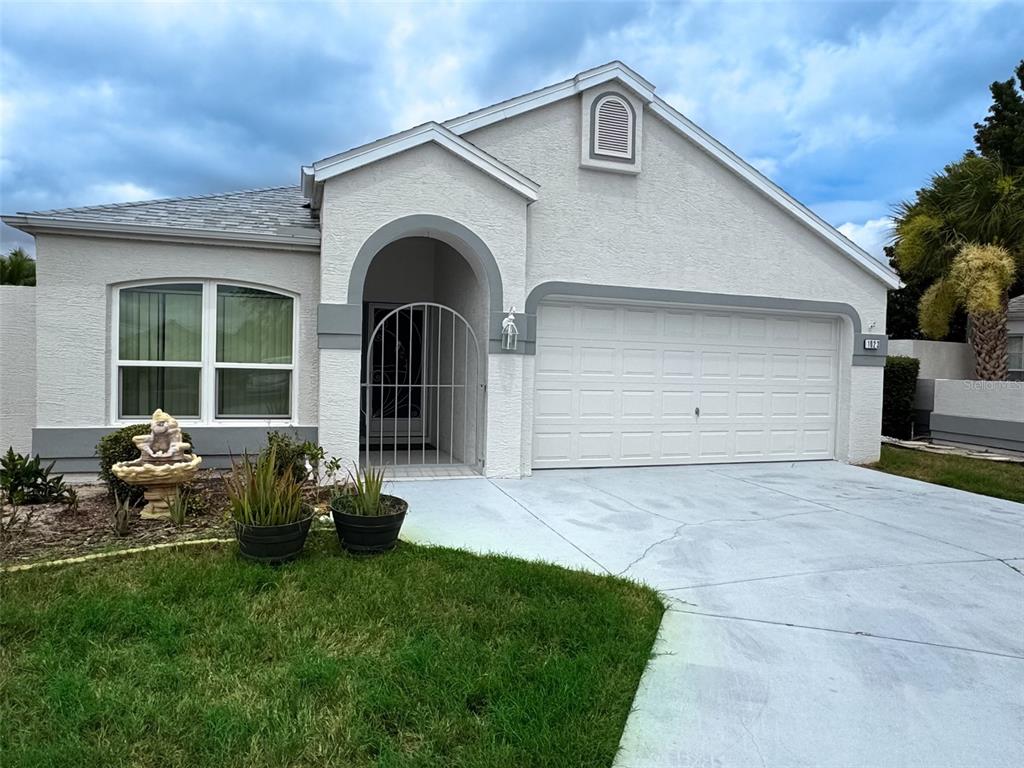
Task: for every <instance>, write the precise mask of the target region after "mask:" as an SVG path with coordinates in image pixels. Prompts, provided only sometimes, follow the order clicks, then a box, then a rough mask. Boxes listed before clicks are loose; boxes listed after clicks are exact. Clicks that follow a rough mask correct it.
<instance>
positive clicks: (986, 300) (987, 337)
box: [919, 243, 1017, 381]
mask: <svg viewBox="0 0 1024 768" xmlns="http://www.w3.org/2000/svg"><path fill="white" fill-rule="evenodd" d="M1016 271H1017V265H1016V264H1015V263H1014V260H1013V257H1012V256H1010V252H1009V251H1007V250H1006V249H1005V248H1003V247H1002V246H1000V245H977V244H974V243H970V244H968V245H965V246H963V247H962V248H961V249H960V251H959V252H958V253H957V255H956V256H955V257H954V258H953V262H952V264H951V265H950V268H949V274H948V275H946V276H945V277H940V278H939V279H938V280H936V281H935V282H934V283H932V285H931V287H930V288H929V289H928V290H927V291H925V293H924V295H923V296H922V297H921V303H920V305H919V321H920V325H921V330H922V331H924V332H925V334H926V335H927V336H929V337H931V338H942V337H943V336H945V335H946V333H947V332H948V331H949V320H950V318H951V317H952V315H953V312H954V311H956V308H957V307H963V308H964V309H965V310H967V317H968V318H969V320H970V329H969V336H968V338H969V339H970V341H971V346H973V347H974V355H975V369H974V372H975V375H976V376H977V377H978V378H979V379H982V380H984V381H1003V380H1005V379H1006V378H1007V376H1008V373H1009V372H1008V367H1007V364H1008V361H1009V358H1008V354H1007V342H1008V339H1007V328H1006V305H1007V300H1008V295H1007V291H1008V289H1009V287H1010V284H1011V283H1012V282H1013V277H1014V274H1015V273H1016Z"/></svg>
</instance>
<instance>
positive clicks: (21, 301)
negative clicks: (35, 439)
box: [0, 285, 36, 453]
mask: <svg viewBox="0 0 1024 768" xmlns="http://www.w3.org/2000/svg"><path fill="white" fill-rule="evenodd" d="M35 424H36V289H35V288H31V287H26V286H19V285H0V452H6V450H7V448H8V447H9V446H12V447H13V448H14V450H15V451H17V452H18V453H29V452H30V451H31V450H32V427H34V426H35Z"/></svg>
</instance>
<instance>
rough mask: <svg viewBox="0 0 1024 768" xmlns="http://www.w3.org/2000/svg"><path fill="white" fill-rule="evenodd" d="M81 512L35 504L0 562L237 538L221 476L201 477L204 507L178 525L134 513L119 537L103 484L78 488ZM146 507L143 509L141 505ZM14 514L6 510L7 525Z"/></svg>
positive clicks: (195, 488)
mask: <svg viewBox="0 0 1024 768" xmlns="http://www.w3.org/2000/svg"><path fill="white" fill-rule="evenodd" d="M76 490H77V491H78V511H77V512H72V511H69V510H68V509H67V508H66V507H65V506H64V505H63V504H35V505H32V506H24V507H20V508H19V509H18V518H19V519H18V520H17V521H15V523H14V525H13V527H12V528H11V530H10V538H9V540H7V541H4V542H0V563H2V564H3V565H15V564H18V563H26V562H34V561H38V560H55V559H60V558H65V557H77V556H80V555H86V554H92V553H94V552H102V551H105V550H112V549H127V548H131V547H144V546H148V545H150V544H161V543H165V542H173V541H187V540H190V539H205V538H213V537H230V536H233V535H234V532H233V531H232V529H231V525H230V523H229V522H228V521H227V520H226V519H225V516H224V512H225V509H226V508H227V499H226V496H225V493H224V483H223V481H222V480H221V479H220V477H219V475H218V474H217V473H215V472H206V473H200V474H199V476H198V477H197V478H196V480H195V481H193V482H192V483H191V493H192V494H194V495H195V496H196V497H197V498H198V500H199V502H200V504H199V505H198V507H199V508H198V509H193V510H192V511H191V513H190V514H189V515H188V516H187V517H186V518H185V523H184V524H183V525H181V526H176V525H174V523H172V522H170V521H169V520H143V519H142V518H141V517H139V515H138V511H136V512H135V513H134V514H132V517H131V520H130V523H129V527H128V532H127V534H126V535H124V536H119V535H117V533H115V531H114V528H113V515H114V500H113V499H112V498H111V497H110V496H108V495H107V488H106V486H105V485H102V484H90V485H78V486H76ZM138 509H139V510H141V509H142V507H141V505H140V506H139V507H138ZM10 514H11V508H10V507H9V506H5V507H4V508H3V511H2V517H3V520H4V523H5V525H6V522H7V520H8V518H9V517H10Z"/></svg>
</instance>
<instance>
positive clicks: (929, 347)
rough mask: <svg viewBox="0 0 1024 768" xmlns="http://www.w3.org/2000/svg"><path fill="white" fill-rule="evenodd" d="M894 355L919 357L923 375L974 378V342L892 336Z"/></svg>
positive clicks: (920, 375) (890, 351)
mask: <svg viewBox="0 0 1024 768" xmlns="http://www.w3.org/2000/svg"><path fill="white" fill-rule="evenodd" d="M889 354H890V355H904V356H906V357H914V358H917V360H918V362H920V363H921V369H920V371H919V372H918V374H917V377H918V378H919V379H973V378H974V350H973V349H971V345H970V344H963V343H960V342H953V341H927V340H925V339H890V340H889Z"/></svg>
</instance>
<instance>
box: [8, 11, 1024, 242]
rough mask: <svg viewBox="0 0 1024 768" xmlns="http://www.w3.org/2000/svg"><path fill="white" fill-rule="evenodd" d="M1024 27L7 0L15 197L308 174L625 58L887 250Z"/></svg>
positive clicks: (814, 17) (817, 15) (979, 22)
mask: <svg viewBox="0 0 1024 768" xmlns="http://www.w3.org/2000/svg"><path fill="white" fill-rule="evenodd" d="M1022 41H1024V4H1022V3H1021V2H1019V1H1018V2H971V3H962V4H948V3H920V4H901V3H879V2H869V3H839V2H813V3H812V2H803V3H767V4H754V3H715V4H711V3H697V4H658V3H638V4H626V3H610V2H596V3H595V2H589V3H561V4H556V3H517V4H512V3H493V2H491V3H468V2H463V3H448V4H429V5H428V4H425V3H416V4H397V3H390V4H382V3H375V4H366V3H346V2H338V3H326V2H302V3H268V2H238V3H212V2H203V3H143V2H136V3H131V4H115V3H102V4H87V3H59V2H34V3H18V2H11V1H10V0H2V2H0V142H2V145H0V210H2V211H3V212H4V213H13V212H16V211H27V210H40V209H46V208H56V207H65V206H77V205H90V204H96V203H105V202H120V201H128V200H138V199H145V198H151V197H161V196H174V195H187V194H201V193H207V192H222V191H230V190H235V189H246V188H253V187H261V186H272V185H279V184H290V183H295V182H297V179H298V174H299V166H300V165H301V164H303V163H309V162H311V161H313V160H316V159H318V158H320V157H323V156H325V155H328V154H333V153H335V152H338V151H341V150H343V149H346V148H348V147H351V146H354V145H358V144H360V143H362V142H365V141H367V140H370V139H374V138H377V137H379V136H382V135H385V134H387V133H390V132H393V131H396V130H401V129H404V128H407V127H409V126H411V125H414V124H416V123H419V122H422V121H424V120H429V119H433V120H444V119H446V118H448V117H453V116H455V115H458V114H460V113H463V112H466V111H469V110H471V109H474V108H477V107H480V106H484V105H486V104H490V103H493V102H495V101H499V100H501V99H505V98H508V97H511V96H516V95H518V94H520V93H523V92H525V91H527V90H531V89H533V88H537V87H540V86H543V85H547V84H549V83H553V82H556V81H559V80H562V79H565V78H566V77H569V76H571V75H573V74H575V73H576V72H578V71H580V70H582V69H586V68H589V67H592V66H595V65H597V64H601V63H604V62H606V61H609V60H612V59H621V60H622V61H624V62H626V63H627V64H629V65H630V66H632V67H633V68H634V69H636V70H638V71H639V72H640V73H641V74H642V75H644V76H645V77H646V78H647V79H648V80H650V81H652V82H653V83H655V84H656V85H657V89H658V93H660V94H661V95H662V96H663V97H664V98H666V99H667V100H668V101H669V102H671V103H672V104H673V105H674V106H676V107H677V108H678V109H679V110H680V111H682V112H683V113H684V114H686V115H687V116H688V117H690V118H691V119H693V120H694V121H696V122H697V123H698V124H700V125H701V126H702V127H704V128H705V129H706V130H708V131H709V132H710V133H712V134H713V135H714V136H716V137H717V138H718V139H720V140H721V141H723V142H724V143H725V144H727V145H728V146H729V147H731V148H732V149H734V150H735V151H737V152H738V153H739V154H740V155H742V156H743V157H745V158H746V159H747V160H748V161H750V162H751V163H753V164H754V165H756V166H757V167H758V168H759V169H761V171H762V172H764V173H766V174H767V175H768V176H769V177H771V178H772V179H773V180H775V181H776V182H777V183H779V184H781V185H782V186H783V187H785V188H786V189H787V190H788V191H789V192H790V193H791V194H793V195H794V196H795V197H797V199H799V200H801V201H802V202H804V203H806V204H807V205H809V206H810V207H812V208H813V209H814V210H815V211H817V212H818V213H819V214H820V215H822V216H823V217H824V218H826V219H827V220H828V221H830V222H832V223H833V224H834V225H836V226H838V227H839V228H840V229H841V230H842V231H843V232H844V233H845V234H847V235H848V236H850V237H852V238H853V239H855V240H857V241H858V242H859V243H860V244H861V245H863V246H864V247H865V248H867V249H868V250H870V251H872V252H874V253H876V254H877V253H880V252H881V245H882V244H883V243H884V242H885V239H886V238H887V236H888V231H887V228H888V225H887V219H886V216H887V214H888V213H889V211H890V210H891V207H892V205H893V204H894V203H896V202H897V201H899V200H900V199H903V198H906V197H908V196H909V195H911V194H912V193H913V191H914V190H915V189H916V188H918V187H919V186H920V185H921V184H922V183H924V182H925V181H926V179H927V177H928V175H929V174H930V173H932V172H934V171H936V170H938V169H939V168H941V166H942V165H943V164H944V163H946V162H948V161H950V160H953V159H955V158H957V157H958V156H959V155H960V154H961V153H962V152H963V151H964V150H965V149H967V148H968V147H970V146H971V138H972V135H973V128H972V124H973V123H974V122H975V121H976V120H978V119H980V118H981V117H983V116H984V114H985V111H986V109H987V107H988V103H989V93H988V84H989V83H990V82H991V81H993V80H995V79H999V80H1005V79H1007V78H1009V76H1010V74H1011V72H1012V70H1013V67H1014V65H1015V63H1016V61H1017V60H1019V58H1020V57H1021V56H1022V55H1024V45H1022ZM2 237H3V246H4V249H5V250H6V249H7V248H9V247H11V246H12V245H15V244H25V237H24V236H23V235H21V234H20V233H18V232H16V231H14V230H11V229H9V228H7V227H6V226H5V227H4V228H3V233H2Z"/></svg>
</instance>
